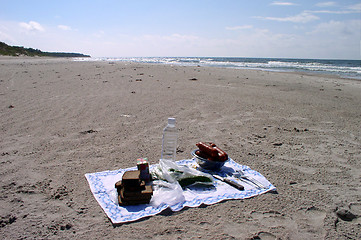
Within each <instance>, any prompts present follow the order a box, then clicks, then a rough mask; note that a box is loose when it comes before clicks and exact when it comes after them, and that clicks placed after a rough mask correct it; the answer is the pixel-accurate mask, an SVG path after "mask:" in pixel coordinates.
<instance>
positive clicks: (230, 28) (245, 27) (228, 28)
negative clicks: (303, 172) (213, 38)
mask: <svg viewBox="0 0 361 240" xmlns="http://www.w3.org/2000/svg"><path fill="white" fill-rule="evenodd" d="M251 28H253V26H252V25H242V26H233V27H226V30H230V31H235V30H242V29H251Z"/></svg>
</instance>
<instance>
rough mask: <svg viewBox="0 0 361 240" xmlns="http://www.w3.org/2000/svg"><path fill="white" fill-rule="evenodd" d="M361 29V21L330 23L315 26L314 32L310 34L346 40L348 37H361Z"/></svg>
mask: <svg viewBox="0 0 361 240" xmlns="http://www.w3.org/2000/svg"><path fill="white" fill-rule="evenodd" d="M360 29H361V20H350V21H345V22H342V21H333V20H331V21H329V22H326V23H320V24H318V25H317V26H315V28H314V30H313V31H311V32H309V33H308V34H327V35H333V36H339V37H340V38H345V37H348V36H356V37H357V36H359V34H360Z"/></svg>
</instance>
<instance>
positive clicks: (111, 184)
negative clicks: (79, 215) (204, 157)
mask: <svg viewBox="0 0 361 240" xmlns="http://www.w3.org/2000/svg"><path fill="white" fill-rule="evenodd" d="M177 164H181V165H189V166H192V167H196V166H197V164H196V163H195V161H194V160H193V159H185V160H181V161H178V162H177ZM153 167H155V165H151V166H150V170H152V168H153ZM129 170H136V167H132V168H127V169H119V170H114V171H104V172H97V173H87V174H85V177H86V179H87V180H88V183H89V185H90V189H91V191H92V193H93V195H94V197H95V199H96V200H97V201H98V203H99V205H100V206H101V207H102V208H103V210H104V212H105V213H106V215H107V216H108V217H109V218H110V220H111V221H112V223H113V224H119V223H125V222H131V221H136V220H138V219H141V218H144V217H149V216H153V215H156V214H158V213H160V212H162V211H163V210H165V209H166V208H170V209H171V210H172V211H180V210H181V209H183V208H184V207H198V206H200V205H201V204H206V205H211V204H215V203H218V202H221V201H223V200H227V199H244V198H250V197H254V196H257V195H259V194H262V193H266V192H269V191H275V190H276V187H275V186H273V185H272V184H271V183H270V182H269V181H268V180H267V179H266V178H265V177H263V176H262V175H261V174H260V173H258V172H256V171H254V170H252V169H250V168H249V167H248V166H245V165H240V164H238V163H236V162H235V161H233V160H232V159H230V160H229V161H227V162H226V163H225V165H224V166H223V167H222V168H221V170H220V171H218V172H215V173H216V174H217V175H220V176H225V174H226V173H228V172H234V171H236V170H243V171H244V172H245V173H246V174H247V175H249V176H252V177H253V178H255V179H256V180H258V181H259V182H261V183H262V184H263V185H265V186H268V187H267V188H265V189H259V188H257V187H255V186H254V185H252V184H250V183H247V182H244V181H240V180H237V179H236V178H231V179H232V180H235V181H237V182H239V183H240V184H242V185H243V186H244V188H245V189H244V190H243V191H240V190H238V189H236V188H234V187H232V186H230V185H228V184H227V183H224V182H222V181H219V180H215V184H214V186H212V187H209V186H202V187H200V186H193V187H192V186H191V187H188V188H185V189H183V196H182V197H181V198H178V200H179V199H181V200H180V201H178V202H174V201H173V202H171V201H168V202H162V201H161V199H160V198H161V197H162V196H165V193H164V192H162V191H163V190H162V188H156V189H155V190H154V192H153V197H152V200H151V202H150V203H149V204H140V205H132V206H119V204H118V202H117V191H116V189H115V183H116V182H117V181H119V180H121V178H122V175H123V173H124V172H125V171H129ZM170 194H171V192H169V191H168V192H167V193H166V195H168V196H169V195H170Z"/></svg>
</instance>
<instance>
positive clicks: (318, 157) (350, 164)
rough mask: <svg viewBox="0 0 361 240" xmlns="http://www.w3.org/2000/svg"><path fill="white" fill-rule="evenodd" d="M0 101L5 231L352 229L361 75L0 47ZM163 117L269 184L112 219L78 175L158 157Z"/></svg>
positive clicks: (56, 234) (355, 233)
mask: <svg viewBox="0 0 361 240" xmlns="http://www.w3.org/2000/svg"><path fill="white" fill-rule="evenodd" d="M190 79H193V80H190ZM0 103H1V104H0V107H1V108H0V114H1V129H0V136H1V139H0V144H1V145H0V146H1V150H0V161H1V170H0V174H1V194H0V206H1V207H0V217H1V226H0V227H1V228H0V237H1V238H2V239H22V238H27V239H44V238H51V239H57V238H59V239H146V238H147V239H360V238H361V233H360V224H361V218H360V216H361V187H360V179H361V165H360V159H361V133H360V127H361V121H360V119H361V82H360V81H356V80H347V79H340V78H335V77H330V76H311V75H305V74H295V73H276V72H263V71H253V70H236V69H221V68H207V67H182V66H171V65H147V64H136V63H120V62H114V63H113V62H73V61H71V60H67V59H62V60H59V59H43V58H35V59H29V58H5V57H3V58H0ZM169 116H173V117H176V119H177V126H178V128H179V144H178V145H179V146H178V155H177V158H178V160H180V159H186V158H190V157H191V155H190V152H191V151H192V150H193V149H194V148H195V143H196V142H197V141H207V140H211V141H214V142H216V143H217V144H218V145H219V146H220V147H222V148H223V149H224V150H225V151H227V152H228V154H229V155H230V156H231V157H232V158H233V159H234V160H235V161H236V162H238V163H240V164H244V165H248V166H250V167H251V168H252V169H254V170H256V171H259V172H260V173H262V174H263V175H264V176H265V177H266V178H267V179H268V180H269V181H271V182H272V183H273V184H274V185H275V186H276V187H277V190H278V193H267V194H263V195H260V196H257V197H254V198H251V199H247V200H232V201H225V202H222V203H219V204H215V205H211V206H204V207H201V208H188V209H184V210H182V211H180V212H176V213H171V212H169V211H166V212H164V213H162V214H160V215H157V216H153V217H150V218H146V219H143V220H141V221H137V222H133V223H128V224H123V225H120V226H117V227H113V226H112V224H111V222H110V221H109V219H108V218H107V217H106V215H105V214H104V212H103V211H102V209H101V208H100V206H99V205H98V203H97V202H96V200H95V199H94V197H93V196H92V194H91V192H90V189H89V186H88V183H87V181H86V179H85V177H84V174H85V173H92V172H98V171H105V170H115V169H119V168H127V167H132V166H135V164H136V159H137V158H139V157H148V159H149V160H150V162H151V164H155V163H157V162H158V160H159V157H160V149H161V134H162V129H163V127H164V126H165V124H166V120H167V117H169Z"/></svg>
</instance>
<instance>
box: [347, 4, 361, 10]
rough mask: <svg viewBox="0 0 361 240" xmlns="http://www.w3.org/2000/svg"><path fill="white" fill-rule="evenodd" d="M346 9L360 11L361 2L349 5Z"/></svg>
mask: <svg viewBox="0 0 361 240" xmlns="http://www.w3.org/2000/svg"><path fill="white" fill-rule="evenodd" d="M347 9H349V10H351V11H354V12H361V3H357V4H355V5H351V6H349V7H347Z"/></svg>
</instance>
